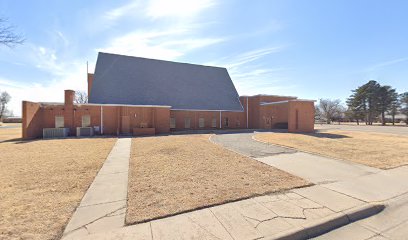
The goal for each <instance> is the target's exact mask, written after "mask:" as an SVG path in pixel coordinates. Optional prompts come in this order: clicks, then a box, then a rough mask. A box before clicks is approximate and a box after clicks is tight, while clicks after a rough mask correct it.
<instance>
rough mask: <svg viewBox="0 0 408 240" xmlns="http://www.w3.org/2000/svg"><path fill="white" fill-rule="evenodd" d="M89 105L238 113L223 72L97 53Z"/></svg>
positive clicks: (235, 95) (234, 93)
mask: <svg viewBox="0 0 408 240" xmlns="http://www.w3.org/2000/svg"><path fill="white" fill-rule="evenodd" d="M89 103H99V104H131V105H167V106H171V108H172V109H183V110H221V111H242V110H243V108H242V105H241V103H240V101H239V95H238V93H237V90H236V89H235V87H234V84H233V83H232V81H231V78H230V76H229V74H228V72H227V69H225V68H220V67H209V66H202V65H194V64H187V63H178V62H170V61H162V60H155V59H147V58H140V57H130V56H123V55H117V54H108V53H99V54H98V60H97V62H96V67H95V74H94V80H93V84H92V88H91V93H90V96H89Z"/></svg>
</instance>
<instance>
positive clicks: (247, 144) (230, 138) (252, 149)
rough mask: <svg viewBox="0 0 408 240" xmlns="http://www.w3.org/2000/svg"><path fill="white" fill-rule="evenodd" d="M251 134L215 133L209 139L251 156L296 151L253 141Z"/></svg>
mask: <svg viewBox="0 0 408 240" xmlns="http://www.w3.org/2000/svg"><path fill="white" fill-rule="evenodd" d="M253 135H254V133H226V134H216V135H215V136H212V137H211V141H213V142H214V143H216V144H219V145H222V146H223V147H226V148H228V149H230V150H233V151H235V152H238V153H240V154H242V155H245V156H248V157H252V158H257V157H266V156H273V155H276V154H282V153H295V152H296V150H293V149H289V148H284V147H279V146H276V145H269V144H262V143H260V142H257V141H254V140H253V139H252V136H253Z"/></svg>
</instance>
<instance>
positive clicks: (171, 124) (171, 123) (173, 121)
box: [170, 117, 176, 128]
mask: <svg viewBox="0 0 408 240" xmlns="http://www.w3.org/2000/svg"><path fill="white" fill-rule="evenodd" d="M170 128H176V118H174V117H172V118H170Z"/></svg>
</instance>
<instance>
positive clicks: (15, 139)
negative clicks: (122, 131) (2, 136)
mask: <svg viewBox="0 0 408 240" xmlns="http://www.w3.org/2000/svg"><path fill="white" fill-rule="evenodd" d="M120 137H127V136H114V135H102V136H92V137H75V136H70V137H64V138H45V139H43V138H33V139H22V138H12V139H7V140H4V141H0V144H2V143H14V144H24V143H32V142H37V141H51V140H65V139H71V140H72V139H73V140H75V139H78V140H79V139H106V138H120Z"/></svg>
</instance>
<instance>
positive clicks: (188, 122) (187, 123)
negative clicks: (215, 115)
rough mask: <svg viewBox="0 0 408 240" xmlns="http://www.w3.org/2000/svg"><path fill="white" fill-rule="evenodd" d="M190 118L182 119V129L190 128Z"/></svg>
mask: <svg viewBox="0 0 408 240" xmlns="http://www.w3.org/2000/svg"><path fill="white" fill-rule="evenodd" d="M190 123H191V118H184V128H190Z"/></svg>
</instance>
